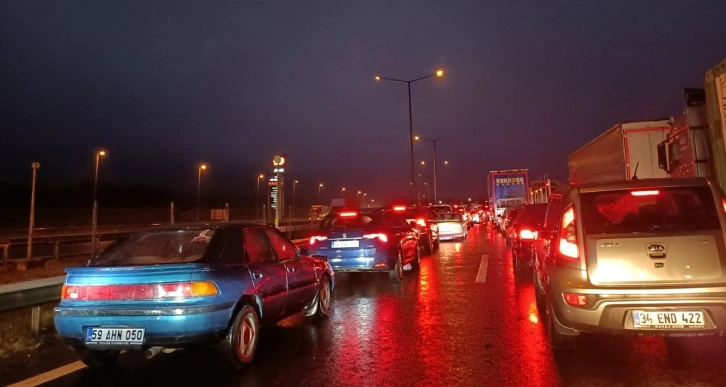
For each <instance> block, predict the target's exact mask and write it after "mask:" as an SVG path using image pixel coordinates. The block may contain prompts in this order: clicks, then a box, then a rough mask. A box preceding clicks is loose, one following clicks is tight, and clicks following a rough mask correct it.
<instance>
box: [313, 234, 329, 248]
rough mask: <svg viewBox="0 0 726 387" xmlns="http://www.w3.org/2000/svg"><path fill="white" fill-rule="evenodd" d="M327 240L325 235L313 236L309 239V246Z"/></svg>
mask: <svg viewBox="0 0 726 387" xmlns="http://www.w3.org/2000/svg"><path fill="white" fill-rule="evenodd" d="M326 239H328V237H326V236H325V235H313V236H311V237H310V246H312V245H314V244H315V241H324V240H326Z"/></svg>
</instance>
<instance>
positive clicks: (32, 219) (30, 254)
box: [28, 161, 40, 258]
mask: <svg viewBox="0 0 726 387" xmlns="http://www.w3.org/2000/svg"><path fill="white" fill-rule="evenodd" d="M30 166H31V167H32V168H33V185H32V186H31V188H30V225H29V226H28V258H33V229H34V228H35V177H36V175H37V173H38V168H40V163H39V162H37V161H35V162H33V163H32V164H30Z"/></svg>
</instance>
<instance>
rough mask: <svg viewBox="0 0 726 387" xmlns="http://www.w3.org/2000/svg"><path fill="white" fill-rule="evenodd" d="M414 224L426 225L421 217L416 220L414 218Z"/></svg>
mask: <svg viewBox="0 0 726 387" xmlns="http://www.w3.org/2000/svg"><path fill="white" fill-rule="evenodd" d="M416 224H417V225H419V226H421V227H426V221H425V220H424V219H423V218H419V219H418V220H416Z"/></svg>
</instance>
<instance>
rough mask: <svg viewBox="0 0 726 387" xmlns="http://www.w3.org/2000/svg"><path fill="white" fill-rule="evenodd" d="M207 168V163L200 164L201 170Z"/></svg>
mask: <svg viewBox="0 0 726 387" xmlns="http://www.w3.org/2000/svg"><path fill="white" fill-rule="evenodd" d="M206 169H207V164H199V170H201V171H203V170H206Z"/></svg>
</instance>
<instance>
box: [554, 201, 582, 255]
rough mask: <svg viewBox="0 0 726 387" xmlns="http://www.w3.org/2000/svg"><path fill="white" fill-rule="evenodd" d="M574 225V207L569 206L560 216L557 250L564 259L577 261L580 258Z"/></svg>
mask: <svg viewBox="0 0 726 387" xmlns="http://www.w3.org/2000/svg"><path fill="white" fill-rule="evenodd" d="M575 225H576V223H575V207H573V206H569V207H567V210H565V213H564V214H563V215H562V224H561V225H560V243H559V246H558V250H559V252H560V254H562V255H564V256H566V257H570V258H575V259H577V258H579V257H580V252H579V251H578V247H577V227H576V226H575Z"/></svg>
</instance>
